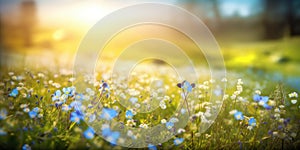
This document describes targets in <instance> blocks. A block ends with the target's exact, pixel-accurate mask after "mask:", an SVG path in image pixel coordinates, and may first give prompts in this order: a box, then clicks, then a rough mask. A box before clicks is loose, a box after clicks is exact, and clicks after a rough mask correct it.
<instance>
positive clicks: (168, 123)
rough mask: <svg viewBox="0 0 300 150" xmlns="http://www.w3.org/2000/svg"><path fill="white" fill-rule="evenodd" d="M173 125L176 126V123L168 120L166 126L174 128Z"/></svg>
mask: <svg viewBox="0 0 300 150" xmlns="http://www.w3.org/2000/svg"><path fill="white" fill-rule="evenodd" d="M173 126H174V123H173V122H171V121H169V122H167V123H166V127H167V129H172V128H173Z"/></svg>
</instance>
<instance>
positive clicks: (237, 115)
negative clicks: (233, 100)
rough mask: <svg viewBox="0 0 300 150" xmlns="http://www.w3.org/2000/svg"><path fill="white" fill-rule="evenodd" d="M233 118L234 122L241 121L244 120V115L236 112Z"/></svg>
mask: <svg viewBox="0 0 300 150" xmlns="http://www.w3.org/2000/svg"><path fill="white" fill-rule="evenodd" d="M234 118H235V119H236V120H243V119H244V115H243V113H242V112H240V111H237V112H236V113H235V114H234Z"/></svg>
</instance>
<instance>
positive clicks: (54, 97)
mask: <svg viewBox="0 0 300 150" xmlns="http://www.w3.org/2000/svg"><path fill="white" fill-rule="evenodd" d="M60 96H61V91H60V90H57V91H55V93H54V94H53V96H52V101H56V100H59V98H60Z"/></svg>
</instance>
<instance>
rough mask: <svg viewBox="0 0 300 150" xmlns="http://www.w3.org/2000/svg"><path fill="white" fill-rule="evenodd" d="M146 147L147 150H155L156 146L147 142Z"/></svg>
mask: <svg viewBox="0 0 300 150" xmlns="http://www.w3.org/2000/svg"><path fill="white" fill-rule="evenodd" d="M148 149H149V150H157V148H156V146H155V145H153V144H148Z"/></svg>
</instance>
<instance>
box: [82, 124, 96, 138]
mask: <svg viewBox="0 0 300 150" xmlns="http://www.w3.org/2000/svg"><path fill="white" fill-rule="evenodd" d="M83 136H84V137H85V138H86V139H93V138H94V136H95V131H94V129H93V128H92V127H88V129H87V130H85V131H84V132H83Z"/></svg>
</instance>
